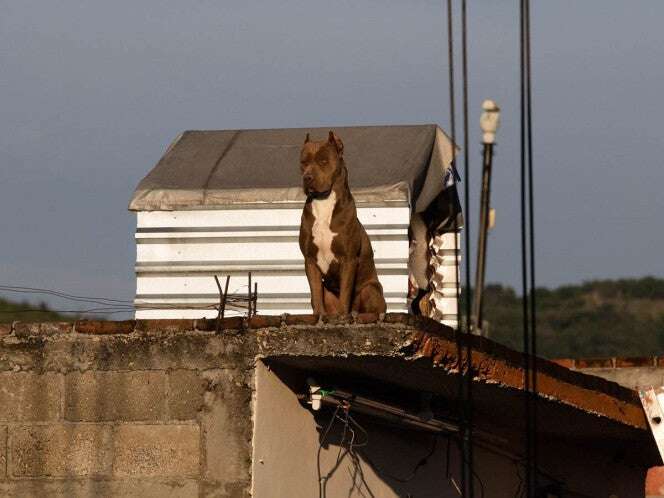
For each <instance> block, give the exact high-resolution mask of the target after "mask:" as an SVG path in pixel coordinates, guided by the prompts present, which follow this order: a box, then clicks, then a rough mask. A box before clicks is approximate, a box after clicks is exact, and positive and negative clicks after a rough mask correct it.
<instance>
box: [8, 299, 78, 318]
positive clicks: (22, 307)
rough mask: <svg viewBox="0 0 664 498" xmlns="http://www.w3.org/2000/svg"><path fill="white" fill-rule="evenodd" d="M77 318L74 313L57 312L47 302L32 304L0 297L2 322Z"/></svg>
mask: <svg viewBox="0 0 664 498" xmlns="http://www.w3.org/2000/svg"><path fill="white" fill-rule="evenodd" d="M26 310H30V311H26ZM75 318H76V317H75V316H73V315H69V316H65V315H60V314H58V313H55V312H54V311H51V310H50V309H49V308H48V306H47V305H46V304H45V303H41V304H38V305H34V304H30V303H28V302H27V301H24V302H21V303H17V302H12V301H9V300H7V299H3V298H1V297H0V323H8V322H13V321H15V320H19V321H22V322H59V321H67V320H72V319H75Z"/></svg>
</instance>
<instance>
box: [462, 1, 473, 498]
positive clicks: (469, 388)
mask: <svg viewBox="0 0 664 498" xmlns="http://www.w3.org/2000/svg"><path fill="white" fill-rule="evenodd" d="M461 57H462V81H463V142H464V149H465V150H464V155H463V163H464V168H463V169H464V180H465V185H464V211H465V212H464V225H465V227H464V228H465V251H466V303H465V304H466V332H467V334H468V336H467V337H466V355H465V356H466V357H465V361H466V363H467V366H466V369H465V370H464V377H465V392H464V394H465V395H464V404H465V406H464V409H465V415H464V421H465V424H464V431H463V448H462V453H463V464H464V465H463V469H464V471H463V474H462V485H464V484H465V487H464V497H466V496H467V497H468V498H473V497H474V496H475V493H474V483H473V477H472V476H473V473H474V471H473V463H474V462H473V375H472V365H473V362H472V354H473V353H472V341H471V340H470V334H471V309H472V302H471V301H472V297H471V292H470V276H471V263H470V259H471V258H470V225H469V221H468V220H470V166H469V164H470V154H469V153H468V148H469V146H468V143H469V141H468V17H467V5H466V0H461Z"/></svg>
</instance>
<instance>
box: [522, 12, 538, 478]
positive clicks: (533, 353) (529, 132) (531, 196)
mask: <svg viewBox="0 0 664 498" xmlns="http://www.w3.org/2000/svg"><path fill="white" fill-rule="evenodd" d="M524 3H525V8H526V9H525V16H524V17H525V24H524V27H525V30H524V31H525V42H526V43H525V59H526V75H525V77H526V125H527V127H526V139H527V142H526V143H527V149H528V155H527V157H528V167H527V170H528V211H529V214H530V216H529V227H528V228H529V235H530V240H529V247H528V249H529V251H530V293H529V294H530V296H529V297H530V302H529V304H530V322H531V323H530V330H531V339H530V342H531V348H530V357H531V360H532V382H531V384H532V386H531V387H532V393H533V394H532V427H531V428H532V432H533V438H532V466H533V469H535V472H534V475H533V479H534V487H535V490H537V487H538V482H537V468H538V463H537V456H538V455H537V454H538V448H537V397H538V394H537V393H538V389H537V311H536V308H537V306H536V304H537V303H536V301H535V299H536V295H535V210H534V205H535V193H534V187H533V124H532V92H531V85H532V77H531V57H530V55H531V51H530V42H531V35H530V0H524Z"/></svg>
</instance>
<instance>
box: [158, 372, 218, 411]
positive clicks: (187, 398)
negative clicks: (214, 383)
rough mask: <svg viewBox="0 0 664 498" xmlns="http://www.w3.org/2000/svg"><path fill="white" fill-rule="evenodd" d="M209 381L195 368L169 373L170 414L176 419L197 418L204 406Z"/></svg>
mask: <svg viewBox="0 0 664 498" xmlns="http://www.w3.org/2000/svg"><path fill="white" fill-rule="evenodd" d="M207 387H208V381H207V379H205V378H204V377H203V376H201V374H200V373H199V372H197V371H195V370H175V371H172V372H170V373H169V374H168V414H169V417H170V418H171V419H174V420H191V419H195V418H196V415H197V414H198V412H199V411H200V410H201V408H202V407H203V403H204V402H203V397H204V395H205V392H206V390H207Z"/></svg>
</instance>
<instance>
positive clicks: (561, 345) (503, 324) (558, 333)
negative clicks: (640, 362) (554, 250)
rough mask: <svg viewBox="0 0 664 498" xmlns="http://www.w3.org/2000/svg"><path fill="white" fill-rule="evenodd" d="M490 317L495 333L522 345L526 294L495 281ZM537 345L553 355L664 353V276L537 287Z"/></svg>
mask: <svg viewBox="0 0 664 498" xmlns="http://www.w3.org/2000/svg"><path fill="white" fill-rule="evenodd" d="M485 296H486V297H485V311H484V317H485V320H488V321H489V324H490V328H489V336H490V338H491V339H493V340H495V341H498V342H500V343H503V344H505V345H506V346H509V347H511V348H513V349H517V350H521V347H522V334H523V328H522V327H523V325H522V320H523V318H522V316H523V315H522V300H521V298H520V297H518V296H517V295H516V294H515V292H514V290H513V289H511V288H509V287H503V286H501V285H490V286H488V287H487V289H486V294H485ZM535 298H536V303H537V351H538V355H540V356H544V357H548V358H582V357H585V358H588V357H606V356H652V355H659V354H664V280H662V279H657V278H653V277H646V278H640V279H621V280H597V281H591V282H586V283H583V284H581V285H566V286H563V287H559V288H557V289H552V290H550V289H544V288H541V289H537V290H536V292H535Z"/></svg>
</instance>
